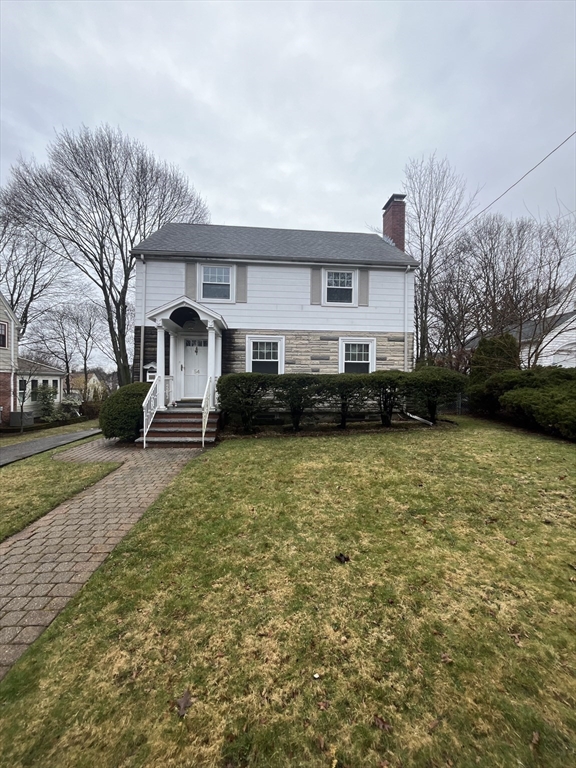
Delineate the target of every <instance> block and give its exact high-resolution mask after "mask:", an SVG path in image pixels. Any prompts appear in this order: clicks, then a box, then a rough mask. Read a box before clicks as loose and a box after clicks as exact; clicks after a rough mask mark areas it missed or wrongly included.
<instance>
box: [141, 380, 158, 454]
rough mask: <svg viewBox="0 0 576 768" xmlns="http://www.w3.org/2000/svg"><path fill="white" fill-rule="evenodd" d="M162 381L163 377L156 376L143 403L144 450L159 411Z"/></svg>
mask: <svg viewBox="0 0 576 768" xmlns="http://www.w3.org/2000/svg"><path fill="white" fill-rule="evenodd" d="M161 381H162V377H161V376H156V378H155V379H154V381H153V382H152V386H151V387H150V389H149V390H148V394H147V395H146V398H145V399H144V402H143V403H142V410H143V411H144V429H143V433H144V435H143V437H144V448H146V435H147V434H148V430H149V429H150V427H151V425H152V422H153V421H154V415H155V413H156V411H157V410H158V398H159V395H160V383H161Z"/></svg>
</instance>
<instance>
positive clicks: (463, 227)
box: [458, 131, 576, 231]
mask: <svg viewBox="0 0 576 768" xmlns="http://www.w3.org/2000/svg"><path fill="white" fill-rule="evenodd" d="M573 136H576V131H574V132H573V133H571V134H570V136H568V137H567V138H565V139H564V141H562V142H561V143H560V144H558V146H557V147H554V149H553V150H552V151H551V152H548V154H547V155H546V157H543V158H542V160H540V162H539V163H536V165H534V166H533V167H532V168H530V170H529V171H526V173H525V174H524V176H521V177H520V178H519V179H518V181H515V182H514V184H511V185H510V186H509V187H508V189H506V190H505V191H504V192H502V194H501V195H499V196H498V197H497V198H496V199H495V200H492V202H491V203H490V205H487V206H486V208H482V210H481V211H480V213H477V214H475V215H474V216H472V218H471V219H468V221H467V222H466V224H463V225H462V226H461V227H460V229H459V230H458V231H460V230H462V229H465V228H466V227H467V226H468V224H471V223H472V222H473V221H474V219H477V218H478V216H481V215H482V214H483V213H485V212H486V211H487V210H488V208H492V206H493V205H494V203H497V202H498V200H501V199H502V198H503V197H504V195H506V194H508V192H510V190H511V189H514V187H516V186H518V184H520V182H521V181H522V180H523V179H525V178H526V176H528V175H529V174H530V173H532V171H535V170H536V168H538V166H539V165H542V163H543V162H544V161H545V160H548V158H549V157H550V155H553V154H554V152H556V151H557V150H558V149H560V147H562V146H563V145H564V144H566V142H567V141H570V139H571V138H572V137H573ZM566 215H567V216H568V215H569V214H566ZM562 218H563V217H562Z"/></svg>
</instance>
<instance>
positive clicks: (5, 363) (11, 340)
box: [0, 293, 66, 424]
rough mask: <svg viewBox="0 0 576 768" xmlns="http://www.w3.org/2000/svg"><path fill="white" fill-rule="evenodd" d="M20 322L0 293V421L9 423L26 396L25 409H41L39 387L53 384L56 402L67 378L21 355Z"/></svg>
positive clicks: (62, 372) (31, 411)
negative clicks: (11, 415) (19, 340)
mask: <svg viewBox="0 0 576 768" xmlns="http://www.w3.org/2000/svg"><path fill="white" fill-rule="evenodd" d="M19 330H20V323H19V322H18V318H17V317H16V315H15V314H14V312H13V311H12V309H11V307H10V304H9V303H8V301H7V300H6V299H5V298H4V296H3V295H2V293H0V421H1V423H3V424H9V423H10V414H11V413H17V412H18V411H20V404H21V401H22V399H23V398H24V411H25V412H26V413H33V414H36V413H38V411H39V403H38V389H39V388H40V387H53V388H54V389H55V390H56V400H55V402H57V403H58V402H60V400H61V397H62V382H63V380H64V378H65V377H66V374H65V373H64V371H62V370H60V368H54V367H53V366H51V365H45V364H44V363H37V362H35V361H33V360H27V359H26V358H24V357H20V356H19V355H18V333H19Z"/></svg>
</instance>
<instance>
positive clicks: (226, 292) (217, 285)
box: [201, 266, 232, 301]
mask: <svg viewBox="0 0 576 768" xmlns="http://www.w3.org/2000/svg"><path fill="white" fill-rule="evenodd" d="M201 270H202V288H201V297H202V299H213V300H216V301H232V268H231V267H207V266H203V267H201Z"/></svg>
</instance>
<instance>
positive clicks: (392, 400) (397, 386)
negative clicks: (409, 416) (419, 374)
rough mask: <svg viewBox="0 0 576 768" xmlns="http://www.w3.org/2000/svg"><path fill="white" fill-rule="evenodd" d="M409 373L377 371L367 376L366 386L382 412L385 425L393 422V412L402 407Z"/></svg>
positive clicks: (381, 415) (383, 424) (381, 416)
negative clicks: (401, 402) (401, 403)
mask: <svg viewBox="0 0 576 768" xmlns="http://www.w3.org/2000/svg"><path fill="white" fill-rule="evenodd" d="M407 376H408V374H406V373H403V372H402V371H375V372H374V373H371V374H370V375H369V376H367V377H366V382H365V387H366V389H367V392H368V395H369V397H370V398H371V399H373V400H374V401H375V402H376V404H377V406H378V411H379V412H380V419H381V420H382V426H383V427H389V426H390V425H391V423H392V413H393V412H394V410H396V409H398V408H399V407H400V401H401V399H402V398H403V397H404V395H405V392H406V382H407Z"/></svg>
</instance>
